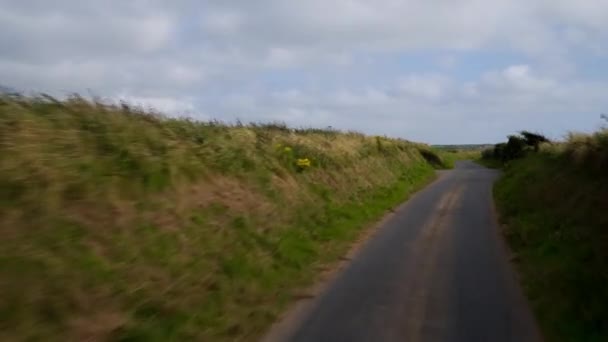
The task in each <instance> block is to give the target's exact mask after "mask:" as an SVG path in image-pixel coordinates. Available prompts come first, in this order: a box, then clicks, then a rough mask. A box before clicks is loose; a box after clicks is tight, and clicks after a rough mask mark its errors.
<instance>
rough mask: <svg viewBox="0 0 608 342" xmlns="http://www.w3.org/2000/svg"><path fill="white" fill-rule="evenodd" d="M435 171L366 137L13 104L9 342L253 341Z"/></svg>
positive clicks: (5, 136)
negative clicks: (367, 228) (305, 163)
mask: <svg viewBox="0 0 608 342" xmlns="http://www.w3.org/2000/svg"><path fill="white" fill-rule="evenodd" d="M421 151H425V152H421ZM302 158H306V159H308V160H309V161H310V166H309V167H301V166H298V164H297V160H298V159H302ZM431 159H432V163H433V164H434V165H436V166H439V165H440V164H441V159H438V158H436V157H435V156H434V155H433V154H432V152H430V150H429V148H428V147H427V146H426V145H420V144H414V143H410V142H407V141H403V140H397V139H389V138H384V137H368V136H364V135H362V134H359V133H342V132H337V131H335V130H317V129H297V130H294V129H290V128H288V127H286V126H284V125H282V124H251V125H242V124H240V123H239V124H236V125H232V126H229V125H225V124H222V123H218V122H198V121H194V120H188V119H170V118H166V117H163V116H162V115H159V114H156V113H153V112H150V111H145V110H141V109H138V108H134V107H130V106H128V105H125V104H123V105H118V106H114V105H107V104H101V103H95V102H90V101H87V100H84V99H82V98H79V97H73V98H70V99H67V100H65V101H58V100H55V99H52V98H50V97H43V96H41V97H36V98H32V97H19V96H12V97H8V96H4V97H1V98H0V196H1V197H0V234H1V235H0V340H5V341H19V340H41V339H43V340H45V341H66V340H75V341H76V340H77V341H83V340H130V341H166V340H218V341H221V340H251V339H255V338H256V337H257V336H259V334H261V333H262V332H263V331H264V329H265V328H266V327H267V326H268V325H269V324H270V323H271V322H272V321H273V320H274V319H275V318H276V317H277V315H278V314H280V312H281V311H282V310H283V309H284V308H285V307H286V306H287V305H288V304H289V302H290V301H291V300H292V297H293V295H294V293H295V292H296V291H298V289H301V288H303V287H306V286H308V285H309V284H311V283H312V282H313V281H314V279H315V275H316V274H317V273H318V271H319V269H320V268H322V267H324V265H326V264H328V263H331V262H332V261H335V260H336V259H337V258H338V257H339V256H340V255H341V254H342V253H343V252H344V251H345V250H346V249H347V248H348V245H349V242H350V241H352V240H353V239H355V238H356V236H357V234H358V232H359V231H360V229H361V228H362V227H363V226H364V225H365V224H367V223H369V222H371V221H373V220H374V219H376V218H378V217H379V216H380V215H382V213H383V212H384V211H385V210H387V209H389V208H390V207H391V206H393V205H395V204H397V203H398V202H400V201H403V200H404V199H405V198H406V197H407V196H408V194H410V193H411V192H412V191H414V190H415V189H416V188H418V187H419V186H421V185H422V184H424V183H425V182H426V181H428V180H429V179H431V178H432V176H433V166H432V165H431V163H430V161H431ZM427 160H429V161H427Z"/></svg>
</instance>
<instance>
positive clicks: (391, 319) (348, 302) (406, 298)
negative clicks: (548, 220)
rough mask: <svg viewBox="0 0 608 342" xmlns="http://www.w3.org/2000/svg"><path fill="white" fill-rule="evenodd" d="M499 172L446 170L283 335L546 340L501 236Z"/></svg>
mask: <svg viewBox="0 0 608 342" xmlns="http://www.w3.org/2000/svg"><path fill="white" fill-rule="evenodd" d="M497 176H498V172H497V171H494V170H490V169H486V168H484V167H482V166H479V165H477V164H475V163H472V162H459V163H458V164H457V166H456V168H455V169H454V170H451V171H442V172H441V175H440V178H439V180H437V181H436V182H434V183H433V184H431V185H430V186H429V187H427V188H426V189H424V190H423V191H421V192H419V193H418V194H416V195H415V196H414V197H413V198H412V199H411V200H410V201H408V202H407V203H406V204H405V205H403V206H401V207H400V208H399V209H398V210H397V212H396V213H395V215H394V216H393V217H391V218H390V219H389V220H388V221H386V222H385V223H384V224H383V225H382V227H380V228H379V231H378V232H377V233H376V234H375V235H374V236H373V237H372V238H371V239H370V240H369V241H368V242H366V244H365V246H364V247H363V248H362V249H361V250H360V251H359V252H358V253H357V255H356V256H355V257H354V258H353V260H352V262H351V263H350V264H349V265H348V266H347V267H346V268H345V269H344V270H343V271H342V272H341V273H340V274H338V275H337V277H336V278H335V279H334V281H333V282H332V283H331V284H330V285H329V286H328V287H327V289H326V290H325V291H323V293H322V294H321V295H319V296H318V297H317V298H315V299H314V300H313V302H312V304H311V309H310V310H308V312H307V313H306V314H305V315H304V316H303V317H301V318H299V319H298V322H297V324H292V325H291V327H289V329H288V330H289V331H287V332H285V331H284V332H283V333H282V334H281V336H282V337H280V340H282V341H314V342H325V341H327V342H330V341H331V342H342V341H344V342H346V341H348V342H351V341H353V342H354V341H408V342H419V341H456V342H460V341H462V342H477V341H479V342H485V341H488V342H501V341H514V342H515V341H517V342H525V341H540V340H541V338H540V335H539V333H538V329H537V327H536V324H535V322H534V318H533V316H532V314H531V312H530V309H529V307H528V305H527V303H526V301H525V299H524V297H523V295H522V292H521V289H520V288H519V285H518V283H517V281H516V277H515V273H514V271H513V269H512V267H511V265H510V263H509V260H508V255H507V249H506V248H505V246H504V244H503V241H502V239H501V237H500V234H499V230H498V224H497V221H496V216H495V214H494V209H493V204H492V195H491V189H492V184H493V182H494V181H495V180H496V178H497ZM266 340H268V339H266Z"/></svg>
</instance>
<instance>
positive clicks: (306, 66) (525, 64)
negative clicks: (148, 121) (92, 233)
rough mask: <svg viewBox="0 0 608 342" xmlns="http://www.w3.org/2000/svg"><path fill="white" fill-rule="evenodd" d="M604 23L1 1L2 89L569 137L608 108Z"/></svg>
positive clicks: (314, 120)
mask: <svg viewBox="0 0 608 342" xmlns="http://www.w3.org/2000/svg"><path fill="white" fill-rule="evenodd" d="M606 18H608V2H606V1H604V0H588V1H585V2H575V1H569V0H533V1H524V0H495V1H491V2H488V1H485V0H462V1H445V0H427V1H422V0H407V1H406V0H377V1H373V2H370V1H363V0H333V1H326V0H309V1H296V2H293V1H292V2H286V1H283V0H260V1H256V2H252V1H244V0H240V1H239V0H226V1H202V2H201V1H194V0H177V1H174V2H170V3H169V2H165V1H160V0H136V1H128V2H125V1H118V0H108V1H104V2H91V1H77V2H74V1H67V0H57V1H53V2H48V1H17V0H0V80H1V81H0V83H2V85H5V86H9V87H12V88H17V89H22V90H30V89H31V90H36V91H45V92H49V93H51V94H65V93H70V92H85V93H87V92H92V93H94V94H96V95H100V96H102V97H107V98H113V99H117V100H118V99H127V100H130V101H133V102H136V103H139V104H142V105H144V106H155V107H157V108H158V109H160V110H163V111H167V112H168V113H169V114H174V115H177V114H184V113H186V114H187V115H192V116H197V117H199V118H201V119H207V118H210V117H215V118H218V119H224V120H234V119H236V118H240V119H242V120H243V121H260V120H262V121H264V120H280V121H285V122H287V123H290V124H293V125H302V126H326V125H331V126H334V127H337V128H345V129H357V130H362V131H365V132H368V133H375V134H390V135H395V136H402V137H406V138H410V139H417V140H423V141H430V142H442V143H443V142H483V141H495V140H498V139H501V138H502V137H503V136H504V135H505V134H508V133H510V131H511V130H513V129H519V128H530V129H535V128H539V129H540V128H544V129H546V130H547V131H548V132H549V133H551V134H555V135H558V134H560V133H559V132H561V131H560V130H564V129H566V128H567V127H570V126H571V127H572V128H575V129H586V130H589V129H592V128H593V127H595V125H596V122H597V117H598V115H597V113H599V112H602V111H605V110H606V109H605V108H606V107H608V100H606V99H605V94H606V90H608V79H607V78H608V72H603V71H602V70H608V62H606V59H605V57H606V55H607V54H608V50H606V49H608V48H607V47H605V44H603V42H604V41H606V40H608V20H606ZM526 125H529V126H531V127H527V126H526ZM568 125H570V126H568Z"/></svg>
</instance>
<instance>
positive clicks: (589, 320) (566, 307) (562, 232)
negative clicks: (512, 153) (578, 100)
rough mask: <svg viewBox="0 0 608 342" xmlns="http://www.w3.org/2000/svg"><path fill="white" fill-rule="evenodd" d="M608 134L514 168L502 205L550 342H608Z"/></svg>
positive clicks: (501, 187) (533, 156)
mask: <svg viewBox="0 0 608 342" xmlns="http://www.w3.org/2000/svg"><path fill="white" fill-rule="evenodd" d="M607 170H608V131H603V132H598V133H596V134H595V135H591V136H587V135H572V136H571V137H570V138H569V140H568V141H567V142H565V143H559V144H551V145H545V146H543V147H542V148H541V149H540V152H538V153H528V154H527V155H526V156H524V157H523V158H521V159H516V160H514V161H511V162H510V163H509V165H508V166H507V167H506V169H505V174H504V176H503V177H502V179H501V180H500V181H499V182H498V183H497V185H496V188H495V197H496V200H497V205H498V207H499V211H500V213H501V216H502V218H503V219H504V220H505V222H506V224H507V226H508V229H507V231H506V233H507V238H508V240H509V242H510V244H511V246H512V248H513V250H514V252H515V253H516V254H517V258H516V260H517V264H518V267H519V270H520V273H521V275H522V281H523V285H524V287H525V290H526V292H527V295H528V297H529V299H530V301H531V303H532V306H533V307H534V309H535V312H536V315H537V317H538V319H539V321H540V324H541V327H542V330H543V332H544V334H545V336H546V339H547V340H548V341H606V340H608V318H607V317H608V305H607V304H608V273H607V272H606V270H608V230H607V228H608V211H606V209H607V208H608V172H607Z"/></svg>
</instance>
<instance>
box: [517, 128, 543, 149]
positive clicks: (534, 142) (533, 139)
mask: <svg viewBox="0 0 608 342" xmlns="http://www.w3.org/2000/svg"><path fill="white" fill-rule="evenodd" d="M520 134H521V136H522V137H523V139H524V141H525V143H526V145H528V146H532V147H534V151H535V152H538V149H539V146H540V144H541V143H543V142H549V139H547V138H546V137H545V136H544V135H542V134H538V133H532V132H528V131H521V132H520Z"/></svg>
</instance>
